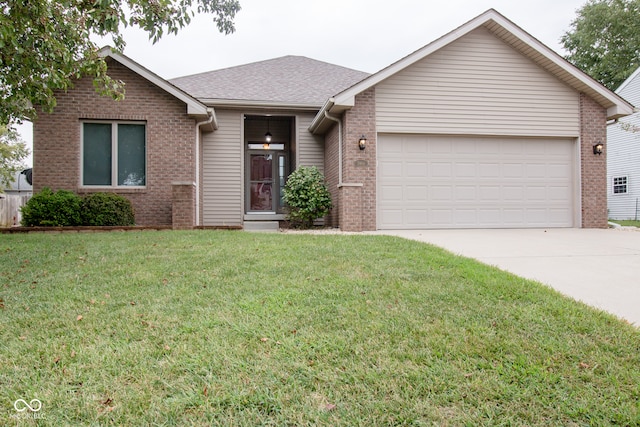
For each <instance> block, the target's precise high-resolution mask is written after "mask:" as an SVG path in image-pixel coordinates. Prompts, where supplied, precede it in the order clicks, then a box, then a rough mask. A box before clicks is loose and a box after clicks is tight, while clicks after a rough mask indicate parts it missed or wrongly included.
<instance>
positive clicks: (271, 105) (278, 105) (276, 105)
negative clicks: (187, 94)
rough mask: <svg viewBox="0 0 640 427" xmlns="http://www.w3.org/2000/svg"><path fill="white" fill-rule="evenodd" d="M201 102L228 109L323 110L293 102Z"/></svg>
mask: <svg viewBox="0 0 640 427" xmlns="http://www.w3.org/2000/svg"><path fill="white" fill-rule="evenodd" d="M199 101H200V102H202V103H204V104H206V105H209V106H214V107H227V108H245V109H246V108H259V109H273V110H303V111H318V109H319V108H321V107H320V106H319V105H317V104H302V103H299V104H295V103H291V102H273V101H251V100H246V99H219V98H200V99H199Z"/></svg>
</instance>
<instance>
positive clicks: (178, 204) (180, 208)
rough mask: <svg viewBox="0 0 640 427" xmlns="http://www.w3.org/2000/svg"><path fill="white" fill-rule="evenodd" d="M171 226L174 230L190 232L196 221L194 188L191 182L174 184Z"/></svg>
mask: <svg viewBox="0 0 640 427" xmlns="http://www.w3.org/2000/svg"><path fill="white" fill-rule="evenodd" d="M172 188H173V197H172V200H173V212H172V214H173V215H172V226H173V229H174V230H190V229H192V228H193V226H194V224H195V220H196V212H195V197H196V186H195V183H193V182H174V183H173V184H172Z"/></svg>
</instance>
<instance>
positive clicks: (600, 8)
mask: <svg viewBox="0 0 640 427" xmlns="http://www.w3.org/2000/svg"><path fill="white" fill-rule="evenodd" d="M561 42H562V44H563V45H564V48H565V49H566V50H567V52H569V54H568V55H567V56H566V58H567V59H568V60H569V61H570V62H572V63H573V64H575V65H576V66H577V67H578V68H580V69H582V70H583V71H585V72H586V73H587V74H589V75H590V76H591V77H593V78H594V79H596V80H598V81H600V82H601V83H602V84H604V85H605V86H607V87H608V88H609V89H611V90H615V89H617V88H618V86H620V84H622V82H624V80H625V79H626V78H627V77H629V76H630V75H631V73H633V71H635V70H636V69H637V68H638V66H640V0H589V1H588V2H587V3H586V4H585V5H584V6H582V8H581V9H579V10H578V11H577V17H576V19H575V20H574V21H573V22H572V23H571V29H570V30H569V31H567V32H566V33H565V34H564V35H563V36H562V38H561Z"/></svg>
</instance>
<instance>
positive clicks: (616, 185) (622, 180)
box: [613, 176, 627, 194]
mask: <svg viewBox="0 0 640 427" xmlns="http://www.w3.org/2000/svg"><path fill="white" fill-rule="evenodd" d="M626 193H627V177H626V176H616V177H614V178H613V194H626Z"/></svg>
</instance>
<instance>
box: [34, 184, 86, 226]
mask: <svg viewBox="0 0 640 427" xmlns="http://www.w3.org/2000/svg"><path fill="white" fill-rule="evenodd" d="M81 202H82V199H81V198H80V197H79V196H77V195H76V194H74V193H72V192H71V191H67V190H58V191H56V192H55V193H54V192H53V191H51V189H49V188H46V187H45V188H43V189H42V191H40V192H39V193H37V194H34V195H33V197H31V199H29V201H28V202H27V204H26V205H24V206H23V207H22V208H21V210H22V222H21V223H22V225H23V226H27V227H34V226H73V225H80V224H81V218H80V205H81Z"/></svg>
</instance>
